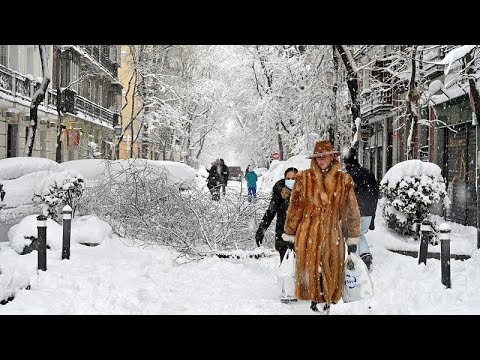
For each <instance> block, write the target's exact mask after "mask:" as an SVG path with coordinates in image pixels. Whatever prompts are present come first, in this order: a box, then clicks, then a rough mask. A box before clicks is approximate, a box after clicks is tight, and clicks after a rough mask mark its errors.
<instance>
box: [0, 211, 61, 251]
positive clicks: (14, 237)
mask: <svg viewBox="0 0 480 360" xmlns="http://www.w3.org/2000/svg"><path fill="white" fill-rule="evenodd" d="M37 216H38V214H36V215H28V216H26V217H24V218H23V219H22V220H21V221H20V222H19V223H18V224H15V225H13V226H12V227H11V228H10V230H8V240H9V241H10V246H11V248H12V249H13V250H15V251H16V252H17V253H19V254H21V253H22V251H23V248H24V247H25V246H28V245H30V244H31V243H32V240H31V239H29V237H30V236H33V237H35V238H36V237H38V228H37ZM25 237H27V238H25ZM62 239H63V228H62V226H60V225H59V224H57V223H56V222H55V221H53V220H52V219H50V218H47V245H48V246H50V249H51V250H61V249H62Z"/></svg>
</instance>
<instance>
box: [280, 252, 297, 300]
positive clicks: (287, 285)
mask: <svg viewBox="0 0 480 360" xmlns="http://www.w3.org/2000/svg"><path fill="white" fill-rule="evenodd" d="M277 277H278V283H279V284H280V286H281V287H282V298H295V251H293V250H292V249H287V251H286V252H285V256H284V257H283V261H282V263H281V264H280V267H279V268H278V273H277Z"/></svg>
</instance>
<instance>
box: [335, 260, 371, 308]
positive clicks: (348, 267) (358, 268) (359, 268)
mask: <svg viewBox="0 0 480 360" xmlns="http://www.w3.org/2000/svg"><path fill="white" fill-rule="evenodd" d="M372 296H373V283H372V280H371V279H370V274H369V273H368V268H367V265H365V263H364V262H363V260H362V259H360V257H359V256H358V255H357V254H355V253H350V254H348V255H347V258H346V260H345V267H344V269H343V293H342V299H343V301H344V302H350V301H358V300H363V299H368V298H370V297H372Z"/></svg>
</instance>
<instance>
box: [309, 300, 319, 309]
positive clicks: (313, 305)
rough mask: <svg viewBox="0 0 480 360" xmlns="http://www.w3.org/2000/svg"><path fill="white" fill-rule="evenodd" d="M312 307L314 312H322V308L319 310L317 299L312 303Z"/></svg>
mask: <svg viewBox="0 0 480 360" xmlns="http://www.w3.org/2000/svg"><path fill="white" fill-rule="evenodd" d="M310 309H312V310H313V311H314V312H320V310H318V307H317V302H316V301H312V304H311V305H310Z"/></svg>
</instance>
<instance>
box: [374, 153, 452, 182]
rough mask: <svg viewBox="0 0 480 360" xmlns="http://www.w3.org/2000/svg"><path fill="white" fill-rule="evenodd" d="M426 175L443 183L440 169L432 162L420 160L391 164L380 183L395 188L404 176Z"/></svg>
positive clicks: (417, 176)
mask: <svg viewBox="0 0 480 360" xmlns="http://www.w3.org/2000/svg"><path fill="white" fill-rule="evenodd" d="M423 176H427V177H430V178H432V179H433V180H436V181H438V182H442V183H443V176H442V169H441V168H440V167H439V166H438V165H437V164H434V163H431V162H427V161H421V160H415V159H414V160H405V161H402V162H400V163H398V164H395V165H394V166H392V167H391V168H390V169H389V170H388V171H387V172H386V173H385V175H384V177H383V179H382V181H381V182H380V185H384V184H385V185H386V186H388V188H390V189H395V188H396V187H397V185H398V183H400V182H401V181H404V180H405V178H406V177H416V178H422V177H423Z"/></svg>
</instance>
